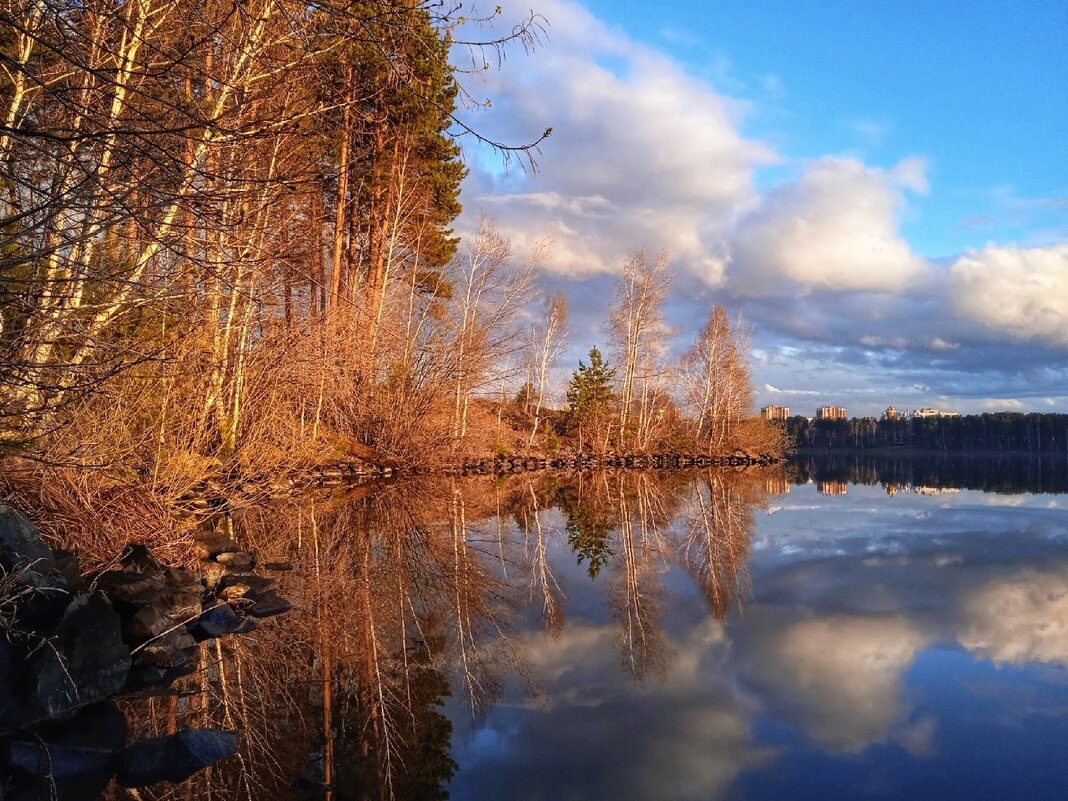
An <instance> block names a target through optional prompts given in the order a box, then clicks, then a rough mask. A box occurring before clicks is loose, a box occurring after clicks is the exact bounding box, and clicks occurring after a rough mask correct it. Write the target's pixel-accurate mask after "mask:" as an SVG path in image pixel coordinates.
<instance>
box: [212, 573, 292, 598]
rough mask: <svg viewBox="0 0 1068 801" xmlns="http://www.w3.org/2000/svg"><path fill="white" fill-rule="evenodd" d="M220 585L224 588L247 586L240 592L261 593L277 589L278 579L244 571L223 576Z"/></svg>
mask: <svg viewBox="0 0 1068 801" xmlns="http://www.w3.org/2000/svg"><path fill="white" fill-rule="evenodd" d="M219 587H220V588H221V589H222V590H226V589H228V588H230V587H246V588H247V589H246V590H245V591H244V592H243V593H239V595H261V594H263V593H265V592H272V591H273V590H277V589H278V579H274V578H269V577H267V576H253V575H250V574H247V573H242V574H238V575H228V576H223V578H222V581H220V582H219Z"/></svg>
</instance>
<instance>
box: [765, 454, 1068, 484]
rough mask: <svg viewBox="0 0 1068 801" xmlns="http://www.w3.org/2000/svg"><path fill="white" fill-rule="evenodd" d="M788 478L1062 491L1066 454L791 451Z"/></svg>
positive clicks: (1067, 467) (1066, 472) (1066, 471)
mask: <svg viewBox="0 0 1068 801" xmlns="http://www.w3.org/2000/svg"><path fill="white" fill-rule="evenodd" d="M786 477H787V479H788V480H789V481H790V483H792V484H807V483H809V482H815V483H820V482H835V481H838V482H846V483H849V484H866V485H868V486H875V485H880V484H881V485H882V486H884V487H886V488H887V489H892V488H898V487H902V486H911V487H939V488H957V489H971V490H980V491H982V492H998V493H1019V492H1036V493H1037V492H1052V493H1064V492H1068V459H1065V458H1064V456H1063V455H1062V454H1056V455H1054V454H1050V453H1043V454H1036V453H1019V452H1017V453H1007V452H1002V453H996V454H989V453H979V452H975V451H972V452H961V451H958V452H943V453H923V454H908V453H899V452H894V451H891V452H889V453H887V452H865V453H857V452H855V451H853V452H849V451H844V450H843V451H837V452H836V451H832V452H830V453H827V452H824V453H815V452H813V451H806V452H803V453H798V454H795V455H794V457H793V458H792V459H791V460H790V463H789V465H788V466H787V468H786Z"/></svg>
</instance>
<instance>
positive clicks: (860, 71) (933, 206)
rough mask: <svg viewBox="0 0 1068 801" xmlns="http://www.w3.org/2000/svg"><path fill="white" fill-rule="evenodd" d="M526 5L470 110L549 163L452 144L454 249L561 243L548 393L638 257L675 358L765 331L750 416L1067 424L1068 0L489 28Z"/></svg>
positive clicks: (561, 20) (758, 345)
mask: <svg viewBox="0 0 1068 801" xmlns="http://www.w3.org/2000/svg"><path fill="white" fill-rule="evenodd" d="M531 8H533V11H534V12H535V13H536V14H538V15H540V19H541V21H542V25H543V33H542V35H541V36H540V42H539V43H538V44H537V45H536V46H535V47H533V48H532V49H530V50H529V51H527V52H525V51H524V49H523V48H521V47H512V48H511V49H510V50H508V51H507V52H506V55H505V58H504V59H503V60H502V61H500V62H499V63H498V61H497V60H496V59H495V58H492V57H487V58H486V60H487V61H489V62H490V66H489V68H488V69H485V70H482V71H481V72H480V73H479V74H478V75H477V76H470V77H467V78H465V79H464V87H465V90H466V91H467V92H468V93H469V94H470V96H471V98H472V99H474V100H485V99H488V100H490V101H491V105H490V107H489V108H476V107H474V106H473V105H472V106H471V107H469V108H467V109H465V110H464V111H463V112H462V114H463V115H464V118H465V120H466V121H468V122H469V123H470V124H471V125H473V126H474V127H475V128H476V129H477V130H478V131H479V132H480V133H481V134H482V135H484V136H486V137H487V138H489V139H492V140H495V141H501V142H507V143H510V144H521V143H525V142H528V141H531V140H533V139H535V138H537V136H538V134H540V132H541V131H543V130H544V129H545V128H546V127H550V126H551V127H552V129H553V134H552V136H551V137H550V138H549V139H548V140H547V141H546V142H545V143H543V144H542V145H541V147H540V148H539V150H538V152H537V153H536V154H535V159H536V162H537V169H536V170H532V169H530V168H529V166H524V165H523V164H522V163H521V161H520V160H511V161H510V162H509V163H505V162H503V161H502V159H501V156H500V155H499V154H498V153H494V152H492V151H491V150H489V149H487V148H484V147H480V146H478V145H477V144H476V143H474V142H473V141H471V140H470V139H469V138H468V139H466V140H463V146H464V158H465V161H466V162H467V166H468V169H469V175H468V177H467V179H466V180H465V184H464V187H463V192H462V201H463V203H464V212H463V215H462V216H461V218H460V219H459V220H458V223H457V230H458V231H459V232H460V233H464V232H469V231H471V230H474V229H475V228H477V225H478V220H479V218H480V217H481V216H486V217H489V218H491V219H492V220H493V221H494V222H495V224H496V225H497V227H498V228H499V229H500V230H501V232H502V233H503V234H504V235H505V236H506V237H507V238H508V239H510V241H511V242H512V245H513V248H514V251H515V253H516V256H517V258H522V257H523V254H524V253H526V252H527V251H528V250H529V249H530V248H532V247H533V245H534V243H536V242H537V241H538V240H540V239H542V238H544V237H545V236H547V235H551V236H552V249H551V253H550V256H549V257H548V260H547V261H546V263H545V265H544V276H543V281H542V285H543V290H544V291H545V292H550V291H553V290H556V289H562V290H563V291H565V293H566V294H567V295H568V298H569V301H570V307H571V320H570V331H571V335H570V340H569V342H570V346H569V350H568V352H567V353H566V354H565V356H564V358H563V359H562V361H561V363H560V367H559V370H558V377H561V378H562V377H566V375H567V374H568V373H569V372H570V370H572V369H574V367H575V366H577V362H578V359H579V358H580V357H581V356H582V355H584V354H585V353H586V352H587V351H588V350H589V349H590V348H591V347H593V346H598V347H600V348H602V350H607V348H608V334H607V332H606V330H605V320H606V319H607V311H608V308H609V306H610V304H611V301H612V285H613V281H614V279H615V278H616V276H618V275H619V273H620V271H621V268H622V265H623V263H624V261H625V260H626V259H627V257H628V254H629V253H630V252H632V251H633V250H634V249H635V248H639V247H644V248H645V249H646V250H647V251H648V252H649V253H650V254H655V253H657V252H659V251H663V252H665V253H666V254H667V256H668V258H669V259H670V263H671V269H672V272H673V273H674V276H675V278H674V282H673V289H672V293H671V296H670V298H669V299H668V302H667V305H666V314H667V317H668V322H669V323H670V325H671V326H672V327H673V330H674V332H675V336H674V338H673V339H672V341H671V349H672V351H673V352H674V353H676V354H677V353H681V352H682V351H684V350H685V349H686V348H687V347H688V346H689V345H690V343H691V342H692V340H693V338H694V337H695V336H696V333H697V331H698V330H699V329H700V328H701V326H702V325H703V322H704V319H705V317H706V316H707V314H708V312H709V309H710V308H711V306H712V305H713V304H716V303H720V304H723V305H724V306H725V307H726V308H727V309H728V311H729V312H730V313H731V314H732V315H741V317H742V319H743V320H744V321H745V323H746V325H747V326H749V327H750V328H751V330H752V342H753V344H752V359H751V361H752V369H753V383H754V387H755V389H756V390H757V400H756V403H757V405H758V406H762V405H765V404H779V405H785V406H789V407H790V408H791V410H792V411H793V413H795V414H805V415H810V416H811V415H813V414H814V412H815V409H816V408H817V407H818V406H820V405H823V404H825V403H836V404H839V405H843V406H845V407H846V408H847V410H848V413H849V414H850V415H851V416H852V415H856V416H861V415H876V416H877V415H879V414H881V413H882V411H883V410H884V409H885V408H886V407H887V405H890V404H892V405H894V406H895V407H896V408H898V409H903V408H918V407H923V406H931V407H936V408H943V409H953V410H956V411H959V412H961V413H977V412H984V411H1002V410H1015V411H1056V412H1068V147H1066V145H1065V143H1066V142H1068V48H1065V47H1064V46H1063V39H1064V36H1065V33H1066V32H1068V3H1066V2H1063V0H1049V1H1048V2H1041V1H1040V0H1020V1H1019V2H1013V3H1005V2H1001V0H938V2H919V1H918V0H870V1H865V0H818V2H817V1H816V0H780V1H779V2H770V1H769V0H729V1H728V0H718V1H717V0H709V2H704V3H699V2H686V1H685V0H665V1H664V2H660V3H648V2H632V0H587V2H585V3H579V2H573V1H572V0H524V2H523V3H521V4H515V3H509V2H507V0H502V2H501V14H500V15H499V16H498V20H499V22H498V23H497V31H498V33H500V32H503V31H507V30H510V27H511V25H512V24H514V23H515V22H517V21H519V20H520V19H522V17H523V16H524V15H526V14H527V13H529V11H530V9H531ZM485 10H487V11H489V12H491V13H492V11H493V7H492V6H486V7H485ZM465 11H467V13H468V14H470V15H471V16H475V14H476V12H477V7H476V10H475V11H472V10H471V9H469V8H466V7H465ZM465 27H466V28H468V29H470V28H472V27H473V26H471V25H468V26H465ZM463 33H464V35H474V34H478V33H479V31H472V30H465V31H464V32H463ZM482 33H483V34H484V33H485V31H483V32H482ZM466 58H467V54H465V53H461V52H458V53H457V55H456V60H457V63H458V64H463V63H464V59H466ZM481 58H482V55H481V54H478V55H477V59H481Z"/></svg>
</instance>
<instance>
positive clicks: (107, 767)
mask: <svg viewBox="0 0 1068 801" xmlns="http://www.w3.org/2000/svg"><path fill="white" fill-rule="evenodd" d="M126 734H127V727H126V718H125V716H124V715H123V714H122V713H121V712H119V710H118V709H117V708H116V707H115V705H114V704H112V703H110V702H107V703H101V704H94V705H92V706H89V707H86V708H85V709H82V710H80V711H79V712H78V714H77V716H75V717H74V718H73V719H72V720H71V721H70V723H69V724H68V725H67V726H65V727H64V728H63V730H62V731H60V732H58V733H56V732H52V733H51V734H48V733H46V734H45V735H44V736H37V737H34V738H33V739H26V740H16V741H14V742H12V743H11V744H10V750H9V752H8V767H9V768H10V769H11V772H12V774H13V775H14V776H16V777H18V779H17V780H16V782H15V783H13V784H15V785H16V786H17V787H18V789H19V790H23V791H29V792H28V794H31V795H32V797H41V798H56V799H59V800H60V801H63V799H72V801H73V800H74V799H79V800H80V799H88V798H97V797H98V796H99V795H100V794H101V793H103V791H104V788H105V787H107V784H108V782H109V781H110V780H111V777H112V776H114V775H115V771H116V770H118V767H119V757H120V755H121V753H122V751H123V749H124V748H125V746H126ZM19 774H21V776H19ZM34 791H36V794H33V793H34Z"/></svg>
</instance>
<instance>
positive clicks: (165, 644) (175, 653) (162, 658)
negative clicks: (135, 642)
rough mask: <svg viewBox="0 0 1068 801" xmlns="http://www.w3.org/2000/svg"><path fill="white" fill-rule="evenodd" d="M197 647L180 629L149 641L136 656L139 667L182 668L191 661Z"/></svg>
mask: <svg viewBox="0 0 1068 801" xmlns="http://www.w3.org/2000/svg"><path fill="white" fill-rule="evenodd" d="M195 646H196V640H194V639H193V637H192V636H191V635H190V634H189V632H187V631H186V630H185V628H180V629H178V630H176V631H172V632H170V633H169V634H165V635H163V636H162V637H157V638H156V639H154V640H151V641H149V642H148V643H147V644H146V645H144V646H143V647H142V648H140V650H138V651H137V653H136V654H134V659H135V661H136V662H137V664H138V665H152V666H153V667H159V668H167V669H170V668H176V667H182V666H183V665H185V664H186V662H188V661H189V658H190V656H191V655H192V653H193V649H194V647H195Z"/></svg>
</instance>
